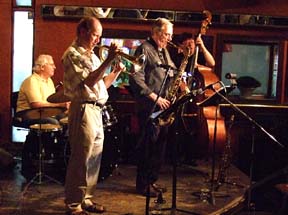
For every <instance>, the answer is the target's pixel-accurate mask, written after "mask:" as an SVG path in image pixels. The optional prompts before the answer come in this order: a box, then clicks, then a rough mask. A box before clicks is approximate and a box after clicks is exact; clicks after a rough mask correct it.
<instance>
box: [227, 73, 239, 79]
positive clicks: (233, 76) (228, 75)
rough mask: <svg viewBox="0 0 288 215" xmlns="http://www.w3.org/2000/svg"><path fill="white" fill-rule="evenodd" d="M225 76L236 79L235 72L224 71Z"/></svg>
mask: <svg viewBox="0 0 288 215" xmlns="http://www.w3.org/2000/svg"><path fill="white" fill-rule="evenodd" d="M225 78H226V79H236V78H237V74H235V73H226V75H225Z"/></svg>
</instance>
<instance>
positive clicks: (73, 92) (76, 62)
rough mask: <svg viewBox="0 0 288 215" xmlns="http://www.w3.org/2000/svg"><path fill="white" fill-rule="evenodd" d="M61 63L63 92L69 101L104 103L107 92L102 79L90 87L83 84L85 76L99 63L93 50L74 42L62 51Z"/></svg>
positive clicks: (106, 98)
mask: <svg viewBox="0 0 288 215" xmlns="http://www.w3.org/2000/svg"><path fill="white" fill-rule="evenodd" d="M62 63H63V65H64V68H65V72H64V93H65V95H66V96H68V97H69V98H70V99H71V101H77V102H84V101H95V102H98V103H100V104H105V103H106V101H107V100H108V92H107V89H106V86H105V84H104V81H103V79H101V80H99V81H98V82H97V83H96V84H95V85H94V86H93V87H92V88H90V87H88V86H87V85H85V84H84V80H85V78H87V76H88V75H89V74H90V73H91V72H94V71H95V70H96V69H97V68H98V67H99V66H100V65H101V62H100V59H99V58H98V57H97V56H96V55H95V54H94V52H88V51H87V50H86V49H84V48H83V47H79V46H77V45H76V43H75V42H74V43H73V44H72V45H71V46H70V47H69V48H68V49H67V50H66V51H65V53H64V55H63V57H62Z"/></svg>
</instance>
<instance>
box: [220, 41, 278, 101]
mask: <svg viewBox="0 0 288 215" xmlns="http://www.w3.org/2000/svg"><path fill="white" fill-rule="evenodd" d="M243 40H244V39H242V40H238V41H237V40H235V41H233V40H231V41H230V40H227V41H225V40H224V41H223V43H222V63H221V65H222V68H221V80H223V82H224V83H225V84H227V85H228V84H229V83H228V82H229V81H228V80H227V79H225V75H226V74H227V73H234V74H236V75H237V78H240V77H244V76H248V77H252V78H253V79H255V80H256V81H258V82H259V83H260V86H259V87H256V88H255V89H254V90H253V92H252V94H251V95H250V96H251V97H250V98H255V99H261V98H263V99H264V98H266V99H267V98H268V99H276V87H277V86H276V83H277V74H278V43H277V42H276V41H275V42H271V41H267V42H265V41H260V42H259V41H249V40H248V41H245V42H243ZM240 87H241V86H240V83H238V87H237V88H236V89H235V90H234V91H232V93H231V95H240V96H241V95H242V92H241V91H240V90H239V89H240Z"/></svg>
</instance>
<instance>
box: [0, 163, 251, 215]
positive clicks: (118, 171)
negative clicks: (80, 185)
mask: <svg viewBox="0 0 288 215" xmlns="http://www.w3.org/2000/svg"><path fill="white" fill-rule="evenodd" d="M197 163H198V165H197V166H196V167H195V166H190V165H184V164H179V165H177V168H176V170H177V174H176V179H177V181H176V182H177V183H176V189H175V190H176V201H175V200H172V199H173V196H172V190H173V186H172V182H173V173H174V171H173V165H172V166H171V165H168V164H167V165H166V166H165V167H164V168H163V170H162V171H161V177H160V181H159V183H161V184H163V185H166V186H167V188H168V192H167V193H164V194H163V195H162V196H161V195H159V196H158V198H151V199H150V201H147V199H146V198H145V197H144V196H141V195H138V194H136V192H135V172H136V171H135V170H136V167H135V165H133V164H119V165H118V167H117V168H115V169H114V170H113V172H112V173H111V175H110V176H109V177H106V178H105V179H104V180H102V181H101V182H100V183H99V185H98V193H97V197H96V200H97V202H99V203H101V204H103V205H104V206H106V208H107V212H106V213H105V214H107V215H114V214H115V215H116V214H123V215H124V214H126V215H127V214H135V215H136V214H137V215H138V214H139V215H142V214H153V211H150V210H152V209H153V208H154V207H155V200H157V199H158V200H162V198H163V202H162V201H160V202H161V204H160V206H161V208H162V209H163V210H162V214H173V213H174V212H175V214H222V213H224V212H231V213H232V211H235V210H236V209H239V208H240V207H242V206H243V203H244V201H245V192H246V190H247V188H248V187H249V178H248V177H247V176H246V175H245V174H243V173H242V172H241V171H239V170H238V169H237V168H236V167H234V166H231V167H230V168H229V171H228V173H229V175H227V176H228V177H227V181H228V180H229V181H230V182H235V184H236V185H235V184H233V183H232V184H228V183H227V184H223V185H221V186H220V187H219V189H218V190H217V191H215V192H213V195H212V198H211V196H210V197H209V195H208V194H210V192H208V193H207V190H209V189H210V188H211V187H212V186H213V187H215V186H214V184H211V180H210V178H211V161H202V160H199V161H197ZM49 165H50V166H49V168H48V167H47V168H46V169H47V170H46V172H44V176H43V177H42V178H40V177H38V176H37V173H38V172H37V171H36V172H35V174H34V176H36V177H34V180H33V177H32V176H33V175H30V176H29V177H28V176H26V177H27V179H26V178H25V177H24V176H23V175H22V173H21V161H20V160H19V161H18V162H17V165H16V166H15V167H14V168H13V170H10V171H5V172H2V173H1V180H0V186H1V187H0V188H1V202H0V204H1V205H0V206H1V211H0V214H3V215H4V214H11V215H12V214H13V215H14V214H15V215H16V214H19V215H20V214H23V215H28V214H29V215H34V214H35V215H36V214H37V215H48V214H51V215H52V214H55V215H56V214H59V215H60V214H64V212H65V208H64V203H63V201H64V187H63V178H64V174H65V170H62V169H61V168H58V167H55V166H54V167H53V165H52V167H51V164H49ZM46 166H47V164H46ZM51 168H52V169H53V168H55V169H54V170H51ZM104 172H105V173H104V174H103V175H105V174H106V173H110V172H109V171H104ZM215 173H217V171H216V172H215ZM50 179H53V180H50ZM54 179H55V180H56V181H54ZM39 182H40V184H39ZM56 182H60V183H59V184H58V183H56ZM238 185H239V186H238ZM201 191H203V192H201ZM207 195H208V196H207ZM161 197H162V198H161ZM174 197H175V196H174ZM147 202H149V203H150V204H149V205H148V203H147ZM213 202H214V203H213ZM148 207H149V208H150V209H149V210H148V209H146V208H148ZM158 214H159V213H158Z"/></svg>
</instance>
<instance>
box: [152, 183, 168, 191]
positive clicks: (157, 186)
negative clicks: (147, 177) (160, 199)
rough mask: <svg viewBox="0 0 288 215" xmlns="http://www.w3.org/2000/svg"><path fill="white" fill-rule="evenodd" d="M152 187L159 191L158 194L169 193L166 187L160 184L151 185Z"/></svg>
mask: <svg viewBox="0 0 288 215" xmlns="http://www.w3.org/2000/svg"><path fill="white" fill-rule="evenodd" d="M151 187H153V189H154V190H156V191H158V192H162V193H166V192H167V188H166V187H164V186H161V185H160V184H156V183H153V184H151Z"/></svg>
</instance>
